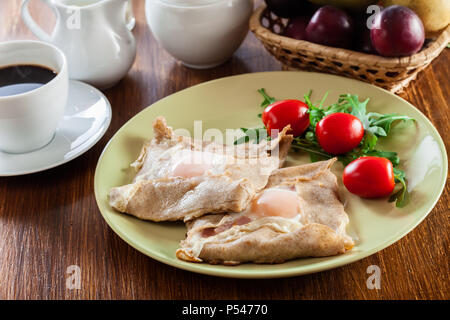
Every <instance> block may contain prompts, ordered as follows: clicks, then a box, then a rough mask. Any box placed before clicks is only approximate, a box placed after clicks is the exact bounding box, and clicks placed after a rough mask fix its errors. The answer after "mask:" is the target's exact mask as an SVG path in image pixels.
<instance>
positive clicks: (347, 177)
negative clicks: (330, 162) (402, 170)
mask: <svg viewBox="0 0 450 320" xmlns="http://www.w3.org/2000/svg"><path fill="white" fill-rule="evenodd" d="M342 181H343V182H344V185H345V187H346V188H347V189H348V191H350V192H351V193H353V194H356V195H358V196H360V197H363V198H379V197H385V196H388V195H390V194H391V193H392V191H393V190H394V187H395V179H394V168H393V166H392V163H391V161H389V160H388V159H386V158H381V157H361V158H358V159H356V160H353V161H352V162H350V163H349V164H348V165H347V166H346V167H345V169H344V173H343V175H342Z"/></svg>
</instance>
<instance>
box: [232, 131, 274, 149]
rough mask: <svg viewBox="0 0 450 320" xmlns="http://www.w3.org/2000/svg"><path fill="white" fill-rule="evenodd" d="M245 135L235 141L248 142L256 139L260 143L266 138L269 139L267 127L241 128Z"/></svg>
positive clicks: (235, 142) (238, 142)
mask: <svg viewBox="0 0 450 320" xmlns="http://www.w3.org/2000/svg"><path fill="white" fill-rule="evenodd" d="M240 129H241V131H242V132H243V133H244V135H243V136H242V137H240V138H238V139H236V140H235V141H234V144H235V145H237V144H241V143H247V142H250V141H254V143H260V142H261V141H262V140H264V139H268V137H267V131H266V128H264V127H262V128H250V129H249V128H240Z"/></svg>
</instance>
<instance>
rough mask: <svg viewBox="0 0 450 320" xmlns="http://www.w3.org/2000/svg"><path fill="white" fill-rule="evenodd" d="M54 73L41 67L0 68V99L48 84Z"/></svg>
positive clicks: (17, 66) (16, 66) (18, 66)
mask: <svg viewBox="0 0 450 320" xmlns="http://www.w3.org/2000/svg"><path fill="white" fill-rule="evenodd" d="M56 75H57V74H56V73H55V72H54V71H53V70H50V69H48V68H46V67H43V66H35V65H15V66H9V67H3V68H0V97H5V96H12V95H16V94H21V93H25V92H28V91H31V90H34V89H37V88H39V87H42V86H43V85H44V84H46V83H48V82H50V81H51V80H52V79H53V78H55V77H56Z"/></svg>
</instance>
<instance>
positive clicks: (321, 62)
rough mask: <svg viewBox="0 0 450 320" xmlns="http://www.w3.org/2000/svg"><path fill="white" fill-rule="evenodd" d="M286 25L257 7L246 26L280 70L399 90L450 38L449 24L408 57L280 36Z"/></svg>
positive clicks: (428, 62)
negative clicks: (328, 75)
mask: <svg viewBox="0 0 450 320" xmlns="http://www.w3.org/2000/svg"><path fill="white" fill-rule="evenodd" d="M286 25H287V19H282V18H279V17H277V16H276V15H274V14H273V13H271V12H270V11H269V10H267V8H266V6H265V5H262V6H260V7H259V8H258V9H257V10H256V11H255V12H254V13H253V15H252V17H251V19H250V29H251V30H252V32H253V33H254V34H255V36H256V37H257V38H258V39H259V40H260V41H261V42H262V43H263V44H264V47H265V48H266V49H267V50H268V51H269V52H270V53H271V54H272V55H273V56H274V57H275V58H277V59H278V60H279V61H281V62H282V63H283V69H284V70H299V69H302V70H312V71H320V72H326V73H334V74H338V75H342V76H346V77H350V78H355V79H358V80H362V81H365V82H369V83H372V84H374V85H377V86H379V87H382V88H385V89H387V90H389V91H391V92H400V91H401V90H402V89H403V88H405V87H406V86H407V85H408V84H409V82H410V81H411V80H414V79H415V78H416V76H417V74H418V73H419V72H420V71H422V70H423V69H424V68H425V67H426V66H428V65H429V64H430V62H431V61H432V60H433V59H434V58H436V57H437V56H438V55H439V54H440V53H441V52H442V50H444V48H445V47H446V46H447V44H448V43H449V40H450V25H449V26H448V27H447V28H446V29H444V31H442V32H441V33H440V35H438V36H437V37H436V38H435V39H431V40H430V39H428V40H427V41H426V43H425V46H424V48H423V49H422V50H421V51H420V52H418V53H416V54H414V55H412V56H408V57H401V58H385V57H381V56H378V55H373V54H366V53H361V52H356V51H352V50H346V49H341V48H333V47H328V46H323V45H320V44H316V43H312V42H308V41H304V40H296V39H291V38H288V37H284V36H282V35H281V34H282V33H283V32H284V29H285V27H286Z"/></svg>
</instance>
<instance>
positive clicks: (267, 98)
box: [258, 88, 277, 109]
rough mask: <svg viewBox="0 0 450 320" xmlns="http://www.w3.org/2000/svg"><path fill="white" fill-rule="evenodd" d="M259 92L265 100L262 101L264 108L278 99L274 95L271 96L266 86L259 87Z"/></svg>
mask: <svg viewBox="0 0 450 320" xmlns="http://www.w3.org/2000/svg"><path fill="white" fill-rule="evenodd" d="M258 92H259V93H260V94H261V95H262V96H263V97H264V101H263V102H262V103H261V107H262V108H264V109H265V108H267V107H268V106H269V105H270V104H272V103H274V102H275V101H277V100H276V99H275V98H274V97H271V96H269V95H268V94H267V93H266V89H264V88H261V89H259V90H258Z"/></svg>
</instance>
